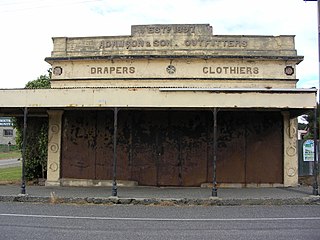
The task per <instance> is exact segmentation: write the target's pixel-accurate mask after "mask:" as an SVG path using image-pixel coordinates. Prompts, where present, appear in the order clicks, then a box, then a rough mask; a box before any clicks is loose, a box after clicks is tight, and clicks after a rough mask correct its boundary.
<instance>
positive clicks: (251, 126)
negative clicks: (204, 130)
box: [207, 111, 283, 184]
mask: <svg viewBox="0 0 320 240" xmlns="http://www.w3.org/2000/svg"><path fill="white" fill-rule="evenodd" d="M210 121H212V118H211V119H210ZM282 128H283V127H282V116H281V114H280V112H223V111H220V112H219V113H218V153H217V172H216V173H217V182H218V183H242V184H249V183H282V182H283V177H282V173H283V157H282V156H283V150H282V148H283V145H282V141H283V140H282V138H283V129H282ZM210 129H211V134H210V139H212V125H211V126H210ZM212 152H213V143H212V141H211V142H210V144H209V153H208V154H209V158H208V159H209V160H208V161H209V162H208V179H207V181H208V182H211V181H212V159H213V155H212Z"/></svg>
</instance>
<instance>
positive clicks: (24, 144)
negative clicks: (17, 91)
mask: <svg viewBox="0 0 320 240" xmlns="http://www.w3.org/2000/svg"><path fill="white" fill-rule="evenodd" d="M27 114H28V108H27V107H25V108H24V114H23V142H22V178H21V194H26V170H25V166H26V144H27Z"/></svg>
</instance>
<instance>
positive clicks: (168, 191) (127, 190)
mask: <svg viewBox="0 0 320 240" xmlns="http://www.w3.org/2000/svg"><path fill="white" fill-rule="evenodd" d="M20 192H21V187H20V186H19V185H0V202H41V203H73V204H109V205H113V204H142V205H160V206H171V205H205V206H211V205H212V206H237V205H310V204H312V205H320V196H314V195H312V187H307V186H299V187H294V188H221V189H218V197H216V198H212V197H211V189H210V188H171V187H164V188H158V187H118V197H111V187H44V186H27V187H26V195H21V194H20Z"/></svg>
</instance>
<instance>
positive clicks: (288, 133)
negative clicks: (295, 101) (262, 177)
mask: <svg viewBox="0 0 320 240" xmlns="http://www.w3.org/2000/svg"><path fill="white" fill-rule="evenodd" d="M282 115H283V131H284V133H283V137H284V139H283V142H284V144H283V146H284V156H283V157H284V158H283V170H284V171H283V185H284V186H285V187H292V186H297V185H298V151H297V138H298V135H297V126H298V120H297V119H296V118H294V119H290V113H289V112H282Z"/></svg>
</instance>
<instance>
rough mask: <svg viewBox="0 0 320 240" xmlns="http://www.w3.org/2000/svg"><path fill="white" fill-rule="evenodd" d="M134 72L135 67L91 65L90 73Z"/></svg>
mask: <svg viewBox="0 0 320 240" xmlns="http://www.w3.org/2000/svg"><path fill="white" fill-rule="evenodd" d="M135 72H136V68H135V67H120V66H117V67H91V68H90V73H91V74H92V75H95V74H96V75H99V74H119V75H120V74H134V73H135Z"/></svg>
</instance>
